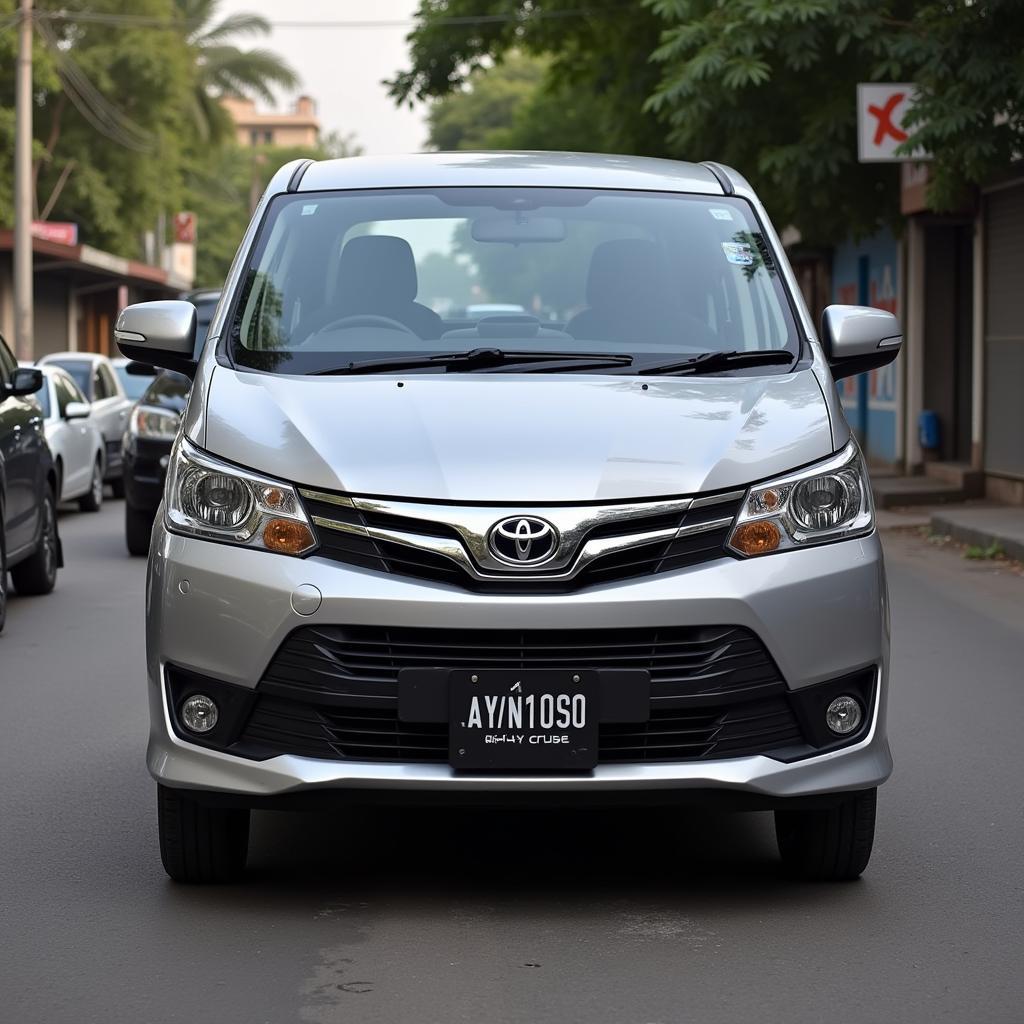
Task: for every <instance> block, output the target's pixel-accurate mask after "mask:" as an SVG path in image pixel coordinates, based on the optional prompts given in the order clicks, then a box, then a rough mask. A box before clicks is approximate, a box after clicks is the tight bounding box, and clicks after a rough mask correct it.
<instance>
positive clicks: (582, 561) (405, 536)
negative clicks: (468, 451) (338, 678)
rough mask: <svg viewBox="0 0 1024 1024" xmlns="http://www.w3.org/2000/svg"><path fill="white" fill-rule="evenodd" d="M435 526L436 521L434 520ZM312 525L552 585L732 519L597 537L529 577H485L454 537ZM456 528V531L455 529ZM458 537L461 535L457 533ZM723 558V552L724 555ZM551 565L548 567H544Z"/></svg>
mask: <svg viewBox="0 0 1024 1024" xmlns="http://www.w3.org/2000/svg"><path fill="white" fill-rule="evenodd" d="M434 521H435V522H437V520H434ZM313 522H314V524H315V525H317V526H321V527H324V528H325V529H328V530H339V531H341V532H343V533H353V534H356V535H357V536H360V537H368V538H370V539H371V540H381V541H389V542H391V543H392V544H402V545H405V546H406V547H410V548H419V549H421V550H425V551H431V552H433V553H434V554H437V555H443V556H445V557H446V558H450V559H451V560H452V561H453V562H456V563H457V564H458V565H459V566H460V568H461V569H462V570H463V571H464V572H465V573H467V574H468V575H469V576H470V577H472V578H473V579H475V580H479V581H481V582H512V583H514V582H523V583H527V582H535V581H536V580H538V579H543V580H545V581H551V582H554V583H557V582H561V581H565V580H571V579H573V578H574V577H576V576H577V575H578V574H579V573H580V572H582V571H583V569H585V568H586V567H587V565H589V564H590V563H591V562H593V561H594V560H595V559H598V558H603V557H604V556H605V555H609V554H612V553H614V552H617V551H624V550H626V549H628V548H635V547H641V546H643V545H645V544H656V543H658V542H665V541H671V540H677V539H679V538H680V537H689V536H693V535H694V534H699V533H708V532H711V531H713V530H720V529H722V528H723V527H726V526H728V525H729V524H730V523H731V522H732V516H728V517H726V518H722V519H713V520H710V521H709V522H706V523H698V524H695V525H693V526H680V527H668V528H666V529H662V530H647V531H643V532H639V533H630V534H623V535H621V536H618V537H597V538H592V539H590V540H587V541H585V542H584V543H583V545H582V547H580V548H579V552H578V554H577V555H576V557H575V559H574V560H573V561H572V563H571V565H569V567H568V568H567V569H566V570H565V571H564V572H560V573H551V572H545V573H544V574H543V575H539V574H537V573H535V572H534V573H529V574H528V575H523V574H518V573H510V572H507V571H506V572H502V573H486V572H481V571H480V570H479V569H478V568H477V566H476V565H475V564H474V561H473V559H472V558H471V557H470V556H469V554H468V553H467V550H466V548H465V547H464V546H463V545H462V544H461V543H460V542H459V541H458V540H457V539H456V538H454V537H437V536H431V535H428V534H419V533H409V532H407V531H405V530H389V529H385V528H382V527H379V526H362V525H359V524H356V523H345V522H340V521H339V520H336V519H326V518H324V517H322V516H313ZM456 528H457V527H456ZM460 533H461V531H460ZM723 554H724V552H723ZM546 564H547V565H550V564H551V563H550V562H548V563H546Z"/></svg>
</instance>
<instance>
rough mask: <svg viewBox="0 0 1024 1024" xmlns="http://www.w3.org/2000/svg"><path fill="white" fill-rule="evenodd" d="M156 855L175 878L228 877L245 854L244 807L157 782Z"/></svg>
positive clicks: (204, 879) (216, 879) (241, 864)
mask: <svg viewBox="0 0 1024 1024" xmlns="http://www.w3.org/2000/svg"><path fill="white" fill-rule="evenodd" d="M157 812H158V821H159V827H160V860H161V861H162V862H163V865H164V870H165V871H166V872H167V874H168V875H170V877H171V878H172V879H173V880H174V881H175V882H184V883H187V884H191V885H197V884H200V885H201V884H212V883H218V882H230V881H232V880H233V879H236V878H238V877H239V875H241V873H242V871H243V870H244V869H245V860H246V857H247V856H248V853H249V811H248V809H247V808H245V809H241V810H239V809H238V808H234V807H231V808H226V807H208V806H206V805H205V804H201V803H199V801H197V800H193V799H192V798H191V797H189V796H187V795H186V792H185V791H183V790H178V789H171V788H170V787H168V786H161V785H159V784H158V785H157Z"/></svg>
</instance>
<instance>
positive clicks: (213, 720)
mask: <svg viewBox="0 0 1024 1024" xmlns="http://www.w3.org/2000/svg"><path fill="white" fill-rule="evenodd" d="M830 710H831V709H830ZM181 721H182V722H183V723H184V725H185V728H186V729H188V730H189V732H209V731H210V730H211V729H212V728H213V727H214V726H215V725H216V724H217V705H216V704H214V702H213V701H212V700H211V699H210V698H209V697H207V696H206V694H205V693H196V694H193V695H192V696H191V697H189V698H187V699H186V700H185V701H184V703H183V704H182V705H181Z"/></svg>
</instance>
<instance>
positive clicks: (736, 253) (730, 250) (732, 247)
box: [722, 242, 754, 267]
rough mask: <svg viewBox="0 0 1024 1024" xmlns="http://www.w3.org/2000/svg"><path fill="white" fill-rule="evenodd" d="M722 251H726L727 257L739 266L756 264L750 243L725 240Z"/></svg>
mask: <svg viewBox="0 0 1024 1024" xmlns="http://www.w3.org/2000/svg"><path fill="white" fill-rule="evenodd" d="M722 252H724V253H725V258H726V259H727V260H728V261H729V262H730V263H734V264H735V265H736V266H737V267H752V266H753V265H754V252H753V250H752V249H751V248H750V246H749V245H745V244H741V243H740V242H723V243H722Z"/></svg>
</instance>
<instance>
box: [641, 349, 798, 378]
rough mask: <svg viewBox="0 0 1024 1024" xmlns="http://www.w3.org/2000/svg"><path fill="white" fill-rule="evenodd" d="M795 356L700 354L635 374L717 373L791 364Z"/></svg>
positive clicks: (756, 352) (772, 352)
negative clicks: (744, 368) (743, 368)
mask: <svg viewBox="0 0 1024 1024" xmlns="http://www.w3.org/2000/svg"><path fill="white" fill-rule="evenodd" d="M795 359H796V356H794V355H793V353H792V352H790V351H788V350H787V349H784V348H766V349H755V350H752V351H749V352H702V353H701V354H700V355H699V356H694V357H693V358H692V359H683V360H681V361H679V362H675V363H659V364H658V365H657V366H642V367H641V368H640V369H639V370H637V371H636V372H637V374H656V375H659V376H660V375H662V374H683V373H685V374H695V373H719V372H720V371H722V370H735V369H738V368H740V367H743V366H773V365H776V364H778V365H781V364H782V363H792V362H793V361H794V360H795Z"/></svg>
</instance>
